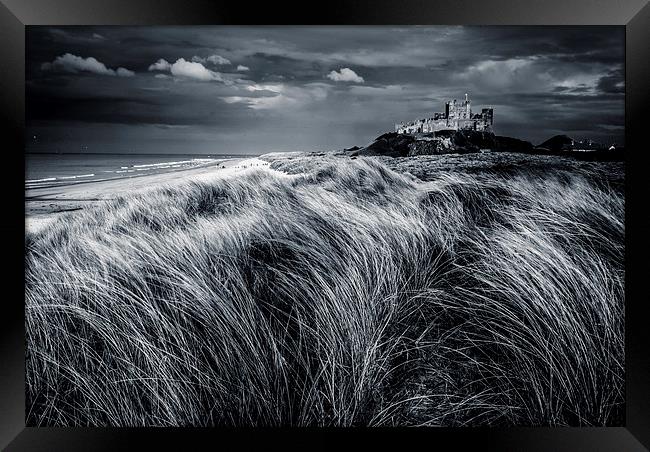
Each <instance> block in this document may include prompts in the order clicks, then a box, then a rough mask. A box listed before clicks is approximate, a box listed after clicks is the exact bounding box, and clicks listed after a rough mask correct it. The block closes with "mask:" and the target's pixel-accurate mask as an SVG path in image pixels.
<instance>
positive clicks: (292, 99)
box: [221, 83, 331, 110]
mask: <svg viewBox="0 0 650 452" xmlns="http://www.w3.org/2000/svg"><path fill="white" fill-rule="evenodd" d="M330 88H331V87H330V86H329V85H327V84H324V83H308V84H306V85H304V86H291V85H285V84H273V85H258V84H253V85H249V86H246V87H245V89H246V91H249V92H251V93H253V95H251V96H224V97H222V98H221V99H222V100H223V101H224V102H226V103H229V104H235V103H241V104H245V105H246V106H248V108H251V109H253V110H269V109H279V110H283V109H286V108H299V107H302V106H304V105H308V104H311V103H312V102H315V101H322V100H324V99H325V98H326V97H327V95H328V90H329V89H330Z"/></svg>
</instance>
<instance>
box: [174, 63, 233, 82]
mask: <svg viewBox="0 0 650 452" xmlns="http://www.w3.org/2000/svg"><path fill="white" fill-rule="evenodd" d="M170 71H171V73H172V75H173V76H174V77H180V78H186V79H191V80H199V81H202V82H209V81H212V80H216V81H223V78H222V77H221V74H219V73H218V72H214V71H211V70H210V69H207V68H206V67H205V66H203V65H202V64H201V63H196V62H193V61H185V59H184V58H179V59H178V60H176V62H175V63H174V64H172V65H171V68H170Z"/></svg>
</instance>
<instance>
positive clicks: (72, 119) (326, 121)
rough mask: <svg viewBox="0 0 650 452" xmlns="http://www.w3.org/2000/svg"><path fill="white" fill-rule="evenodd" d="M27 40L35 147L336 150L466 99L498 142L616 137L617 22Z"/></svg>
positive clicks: (174, 31)
mask: <svg viewBox="0 0 650 452" xmlns="http://www.w3.org/2000/svg"><path fill="white" fill-rule="evenodd" d="M27 38H28V39H27V58H28V59H27V98H28V105H27V107H28V110H27V115H28V125H29V126H30V127H31V128H32V129H34V130H38V131H39V133H40V134H41V135H40V136H38V138H37V139H36V140H35V141H38V144H39V146H41V147H45V146H46V143H48V140H49V141H50V142H52V143H57V144H62V143H64V144H66V145H67V144H69V143H74V146H73V147H75V146H76V147H78V146H77V144H78V143H79V142H81V141H90V142H93V140H97V141H98V142H99V141H101V142H102V143H103V147H102V146H99V148H101V149H104V148H110V143H111V140H114V141H115V143H118V142H121V141H124V140H127V139H128V140H135V141H137V142H138V143H139V144H138V146H139V147H138V149H141V150H142V149H145V151H146V149H151V150H152V152H153V150H156V152H162V151H163V150H164V149H165V143H166V144H167V145H168V147H169V151H170V152H179V151H180V152H182V148H183V146H185V147H186V148H191V149H195V150H198V151H200V152H213V153H214V152H264V151H267V150H281V149H286V150H291V149H310V148H313V149H328V148H337V147H343V146H351V145H354V144H365V143H367V142H369V141H370V140H371V139H372V138H374V137H375V136H377V135H378V134H380V133H383V132H385V131H387V130H392V127H393V124H394V123H395V122H399V121H401V120H410V119H415V118H417V117H424V116H429V115H430V114H431V113H432V112H435V111H441V110H442V109H443V105H444V101H445V100H446V99H449V98H462V97H463V95H464V93H466V92H468V93H470V96H471V99H472V101H473V106H474V108H475V109H479V108H481V107H482V106H486V105H491V106H493V107H494V108H495V131H496V133H498V134H502V135H510V136H515V137H520V138H525V139H528V140H531V141H533V142H535V143H538V142H541V141H543V140H545V139H546V138H548V137H549V136H551V135H554V134H557V133H567V134H569V135H576V136H579V137H582V136H588V137H590V138H594V139H599V140H602V141H606V142H609V141H617V142H622V141H623V95H624V94H623V93H624V67H623V62H624V54H623V52H624V46H623V30H622V29H621V28H616V27H194V26H193V27H57V28H52V27H29V28H28V33H27ZM66 55H69V56H66ZM161 60H163V61H165V62H166V64H164V65H162V66H160V67H159V68H156V67H154V68H153V69H151V70H150V67H151V66H152V65H154V64H155V63H156V62H159V61H161ZM241 67H246V68H248V70H245V71H244V70H241V69H240V68H241ZM119 68H123V69H124V70H123V71H120V72H121V74H118V71H119ZM127 70H128V71H132V72H133V73H132V74H131V72H125V71H127ZM106 75H132V76H130V77H116V76H114V77H106ZM57 128H60V129H61V130H66V131H65V132H62V131H59V129H57ZM84 129H87V130H86V131H84ZM88 130H93V131H94V133H93V134H91V133H89V132H88ZM124 130H128V131H129V132H128V133H124V132H123V131H124ZM31 135H32V131H30V136H31ZM122 144H123V143H122ZM122 144H120V145H122ZM30 145H34V143H30Z"/></svg>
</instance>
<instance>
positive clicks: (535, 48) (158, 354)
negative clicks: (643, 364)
mask: <svg viewBox="0 0 650 452" xmlns="http://www.w3.org/2000/svg"><path fill="white" fill-rule="evenodd" d="M25 48H26V49H25V50H26V56H25V87H26V92H25V104H26V118H25V137H24V140H25V261H24V265H25V283H24V285H25V335H26V337H25V399H26V403H25V418H26V424H27V426H41V427H70V426H82V427H180V426H182V427H412V426H419V427H519V426H550V427H559V426H600V427H602V426H623V425H625V422H624V419H625V347H624V345H625V315H624V311H625V309H624V307H625V296H624V294H625V262H624V258H625V126H624V124H625V122H624V121H625V94H624V93H625V28H624V27H622V26H442V25H427V26H351V25H346V26H293V25H292V26H35V25H33V26H28V27H26V35H25ZM21 77H22V76H21ZM630 129H631V128H630ZM19 189H20V187H19Z"/></svg>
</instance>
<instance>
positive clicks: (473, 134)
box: [353, 130, 533, 157]
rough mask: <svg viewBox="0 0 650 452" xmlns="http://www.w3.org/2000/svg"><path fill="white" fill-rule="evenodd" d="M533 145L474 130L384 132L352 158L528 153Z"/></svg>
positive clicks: (354, 153)
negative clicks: (505, 152)
mask: <svg viewBox="0 0 650 452" xmlns="http://www.w3.org/2000/svg"><path fill="white" fill-rule="evenodd" d="M532 148H533V146H532V144H530V143H529V142H527V141H522V140H518V139H516V138H510V137H502V136H497V135H494V134H493V133H491V132H479V131H474V130H441V131H438V132H435V133H425V134H398V133H396V132H390V133H385V134H383V135H381V136H379V137H377V138H376V139H375V141H373V142H372V143H370V144H369V145H368V146H366V147H364V148H360V149H358V150H356V151H354V152H353V155H386V156H391V157H408V156H413V155H432V154H457V153H461V154H462V153H472V152H480V151H482V150H490V151H510V152H528V151H530V150H532Z"/></svg>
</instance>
